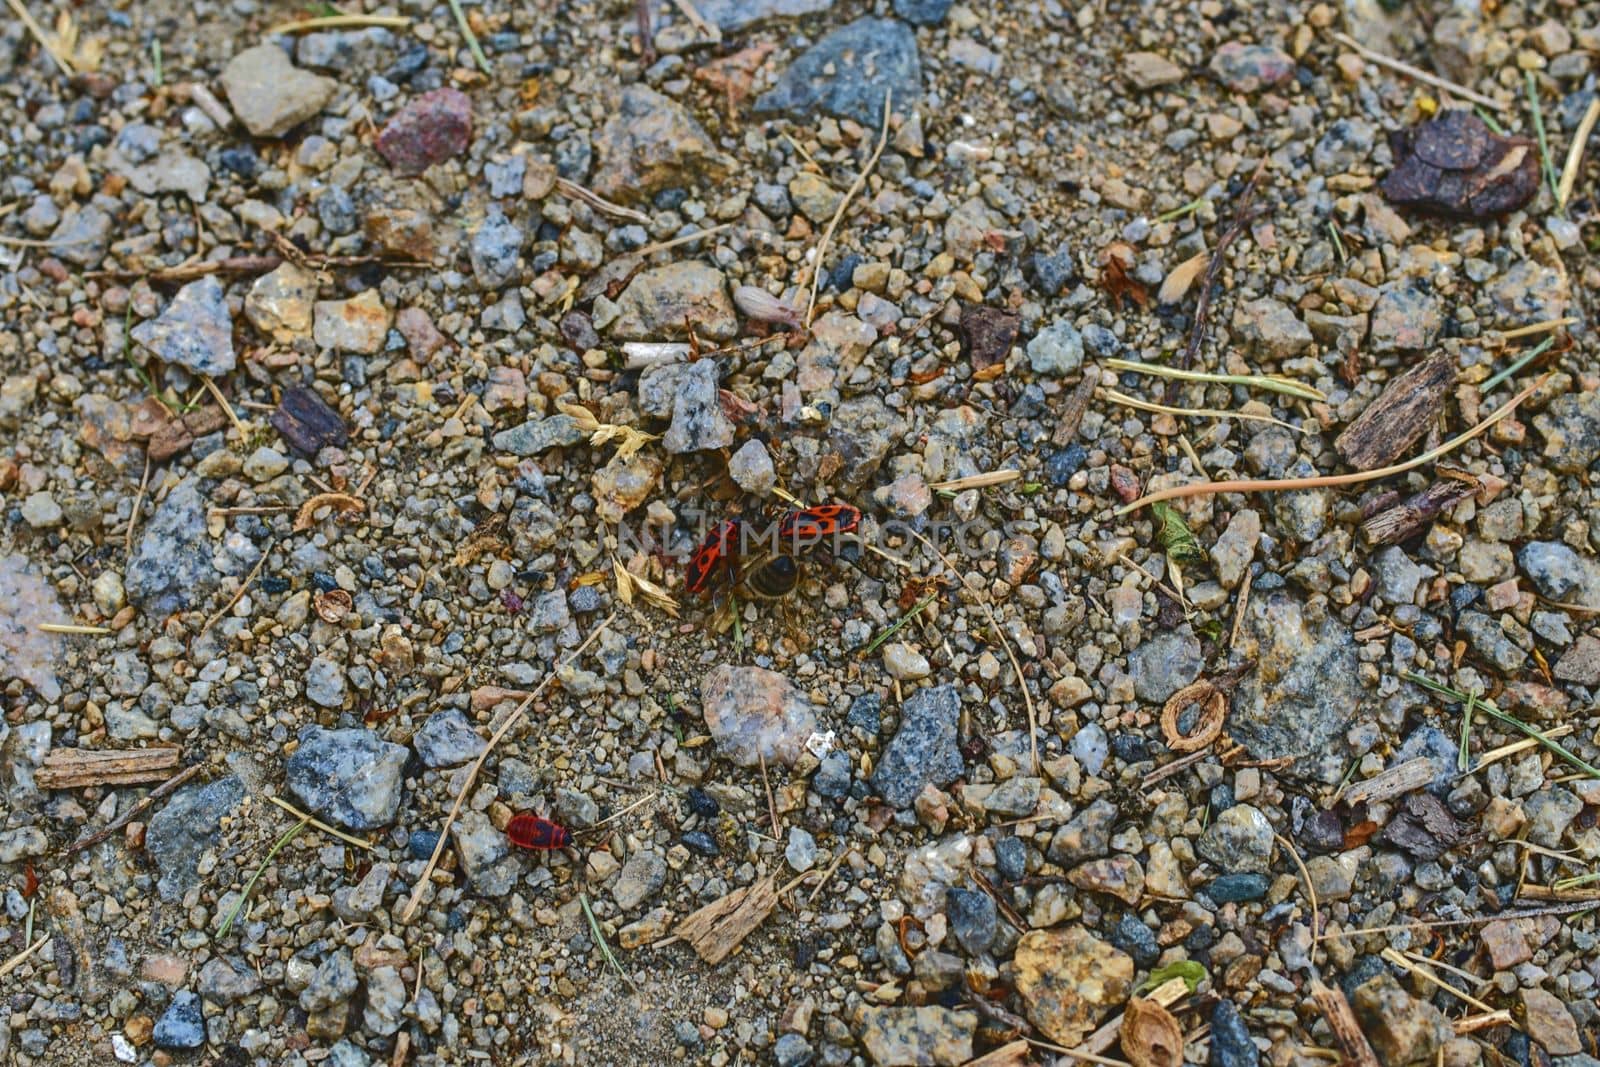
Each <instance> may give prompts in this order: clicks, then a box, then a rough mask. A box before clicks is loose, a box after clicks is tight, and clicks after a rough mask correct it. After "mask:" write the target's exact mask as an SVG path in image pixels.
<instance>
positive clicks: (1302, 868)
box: [1272, 834, 1322, 951]
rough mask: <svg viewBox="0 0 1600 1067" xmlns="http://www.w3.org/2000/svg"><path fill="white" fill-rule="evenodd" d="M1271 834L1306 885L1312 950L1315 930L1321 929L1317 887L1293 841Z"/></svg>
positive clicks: (1314, 945) (1315, 941) (1315, 942)
mask: <svg viewBox="0 0 1600 1067" xmlns="http://www.w3.org/2000/svg"><path fill="white" fill-rule="evenodd" d="M1272 836H1273V837H1275V838H1277V839H1278V844H1280V845H1282V846H1283V850H1284V851H1285V852H1287V853H1289V858H1290V859H1292V860H1294V865H1295V868H1296V869H1297V870H1299V872H1300V880H1301V882H1303V883H1304V885H1305V887H1306V899H1307V900H1309V901H1310V902H1311V945H1312V948H1313V951H1314V950H1315V948H1316V944H1317V932H1318V931H1319V930H1321V929H1322V911H1321V909H1320V908H1318V907H1317V887H1316V886H1315V885H1314V884H1312V881H1311V872H1310V871H1308V870H1306V861H1305V860H1303V859H1301V858H1300V850H1299V849H1297V848H1295V847H1294V842H1293V841H1290V840H1289V839H1288V838H1287V837H1284V836H1283V835H1282V834H1273V835H1272Z"/></svg>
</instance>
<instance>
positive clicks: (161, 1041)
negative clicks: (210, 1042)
mask: <svg viewBox="0 0 1600 1067" xmlns="http://www.w3.org/2000/svg"><path fill="white" fill-rule="evenodd" d="M152 1036H153V1037H154V1038H155V1042H156V1047H157V1048H164V1049H191V1048H199V1047H200V1046H201V1045H203V1044H205V1043H206V1021H205V1018H204V1016H202V1015H201V1014H200V997H199V995H198V994H197V993H195V991H194V990H192V989H180V990H178V991H177V992H176V993H174V994H173V996H172V1003H171V1004H169V1005H167V1010H166V1011H164V1012H162V1013H161V1018H159V1019H157V1020H156V1026H155V1030H154V1031H153V1034H152Z"/></svg>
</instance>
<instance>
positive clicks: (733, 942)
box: [673, 875, 778, 964]
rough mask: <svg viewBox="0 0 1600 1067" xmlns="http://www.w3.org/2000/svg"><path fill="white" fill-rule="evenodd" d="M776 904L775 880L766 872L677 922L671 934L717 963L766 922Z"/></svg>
mask: <svg viewBox="0 0 1600 1067" xmlns="http://www.w3.org/2000/svg"><path fill="white" fill-rule="evenodd" d="M777 905H778V889H777V882H776V881H775V880H774V879H773V877H772V876H771V875H768V876H767V877H765V878H762V879H761V880H759V881H757V882H755V883H754V884H752V885H748V886H744V887H742V888H740V889H735V890H734V891H733V892H731V893H729V894H728V895H727V896H725V897H723V898H722V899H720V900H713V901H712V902H711V903H710V904H707V905H706V906H705V907H703V908H701V909H700V910H699V911H697V912H695V913H693V914H692V915H690V916H689V917H688V918H686V919H684V920H683V922H681V923H679V924H678V928H677V929H676V930H674V931H673V933H674V934H675V935H677V936H678V937H681V938H683V939H684V940H685V941H687V942H689V945H690V947H692V948H693V949H694V950H695V952H696V953H697V954H698V955H699V956H700V958H701V959H703V960H705V961H706V962H707V963H711V964H717V963H721V962H722V961H723V960H725V959H727V958H728V954H729V953H731V952H732V951H733V950H734V949H736V948H738V947H739V945H740V943H741V942H743V941H744V939H745V938H746V937H749V936H750V934H751V932H752V931H754V930H755V929H756V927H758V926H760V925H761V924H762V923H763V922H765V921H766V919H767V916H768V915H771V914H772V909H773V908H775V907H777Z"/></svg>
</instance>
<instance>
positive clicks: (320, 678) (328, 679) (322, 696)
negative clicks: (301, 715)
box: [306, 656, 345, 708]
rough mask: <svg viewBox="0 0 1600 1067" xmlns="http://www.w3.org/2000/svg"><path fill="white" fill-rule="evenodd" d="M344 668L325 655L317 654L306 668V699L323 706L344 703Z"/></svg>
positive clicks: (330, 706)
mask: <svg viewBox="0 0 1600 1067" xmlns="http://www.w3.org/2000/svg"><path fill="white" fill-rule="evenodd" d="M344 685H345V683H344V668H343V667H341V666H339V664H337V663H335V662H334V661H333V660H331V659H329V658H327V657H326V656H317V657H316V658H315V659H313V660H312V661H311V665H310V666H309V667H307V668H306V699H308V700H310V701H311V702H312V703H313V704H320V705H322V706H323V707H325V708H337V707H341V706H343V704H344Z"/></svg>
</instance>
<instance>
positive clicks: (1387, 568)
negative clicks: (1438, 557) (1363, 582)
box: [1372, 545, 1436, 604]
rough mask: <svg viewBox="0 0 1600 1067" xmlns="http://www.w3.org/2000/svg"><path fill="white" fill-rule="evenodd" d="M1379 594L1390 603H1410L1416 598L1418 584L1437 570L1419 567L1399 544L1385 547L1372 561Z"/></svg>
mask: <svg viewBox="0 0 1600 1067" xmlns="http://www.w3.org/2000/svg"><path fill="white" fill-rule="evenodd" d="M1372 572H1373V577H1374V578H1375V579H1376V580H1377V587H1378V595H1379V596H1381V597H1382V598H1383V599H1384V600H1385V601H1387V602H1388V603H1390V604H1409V603H1411V602H1412V601H1413V600H1415V599H1416V596H1417V586H1418V585H1420V584H1421V583H1422V581H1423V579H1425V578H1428V577H1431V576H1432V575H1433V574H1434V573H1436V572H1435V571H1433V570H1432V569H1431V568H1428V567H1419V566H1418V565H1417V564H1415V563H1413V562H1411V557H1410V556H1408V555H1406V553H1405V550H1404V549H1402V548H1401V547H1399V546H1398V545H1390V546H1389V547H1388V548H1385V549H1383V550H1382V551H1381V552H1379V553H1378V554H1377V555H1376V556H1375V557H1373V561H1372Z"/></svg>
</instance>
